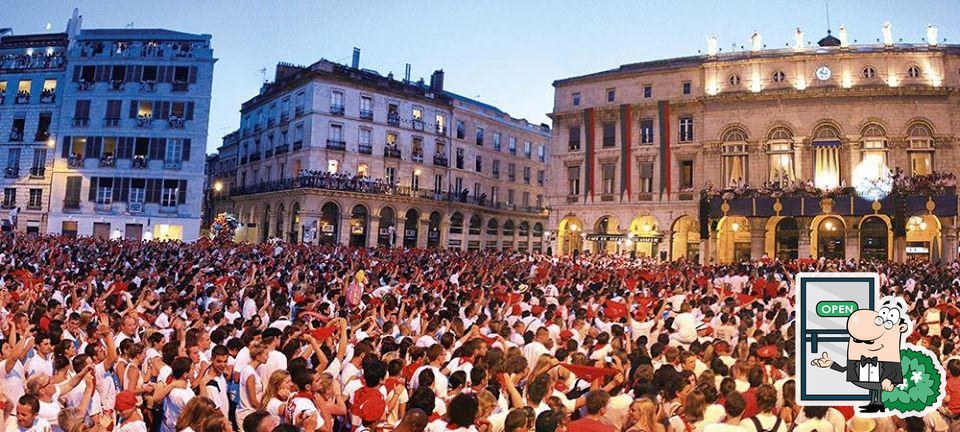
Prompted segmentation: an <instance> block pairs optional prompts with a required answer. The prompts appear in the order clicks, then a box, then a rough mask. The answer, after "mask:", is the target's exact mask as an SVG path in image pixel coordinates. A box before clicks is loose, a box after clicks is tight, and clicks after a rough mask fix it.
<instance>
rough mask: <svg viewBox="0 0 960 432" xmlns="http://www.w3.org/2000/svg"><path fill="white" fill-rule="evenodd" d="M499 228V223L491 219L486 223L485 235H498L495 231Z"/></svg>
mask: <svg viewBox="0 0 960 432" xmlns="http://www.w3.org/2000/svg"><path fill="white" fill-rule="evenodd" d="M499 228H500V223H499V222H497V219H495V218H491V219H490V220H488V221H487V235H492V236H495V235H497V234H499V233H498V232H497V230H498V229H499Z"/></svg>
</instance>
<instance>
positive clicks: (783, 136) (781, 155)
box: [767, 126, 796, 181]
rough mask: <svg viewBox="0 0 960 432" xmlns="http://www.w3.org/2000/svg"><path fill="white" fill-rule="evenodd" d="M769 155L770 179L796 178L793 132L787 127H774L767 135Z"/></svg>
mask: <svg viewBox="0 0 960 432" xmlns="http://www.w3.org/2000/svg"><path fill="white" fill-rule="evenodd" d="M767 155H768V158H769V159H770V180H771V181H777V180H794V179H795V178H796V177H795V173H794V168H793V133H791V132H790V130H789V129H787V128H785V127H782V126H780V127H777V128H774V129H773V130H772V131H770V133H769V134H768V135H767Z"/></svg>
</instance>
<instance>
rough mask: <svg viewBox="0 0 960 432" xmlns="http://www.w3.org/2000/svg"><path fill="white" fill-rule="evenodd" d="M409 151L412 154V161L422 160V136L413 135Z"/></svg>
mask: <svg viewBox="0 0 960 432" xmlns="http://www.w3.org/2000/svg"><path fill="white" fill-rule="evenodd" d="M410 147H411V148H410V153H411V155H412V156H413V159H414V161H416V162H422V161H423V138H422V137H413V143H412V144H411V146H410Z"/></svg>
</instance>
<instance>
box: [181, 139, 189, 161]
mask: <svg viewBox="0 0 960 432" xmlns="http://www.w3.org/2000/svg"><path fill="white" fill-rule="evenodd" d="M182 155H183V156H182V157H181V159H183V161H184V162H186V161H188V160H190V138H187V139H184V140H183V152H182Z"/></svg>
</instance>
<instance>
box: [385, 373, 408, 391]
mask: <svg viewBox="0 0 960 432" xmlns="http://www.w3.org/2000/svg"><path fill="white" fill-rule="evenodd" d="M402 382H403V381H402V380H400V378H396V377H390V378H387V379H386V381H384V382H383V386H384V387H386V388H387V393H390V392H392V391H393V389H395V388H396V387H397V386H398V385H400V383H402Z"/></svg>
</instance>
